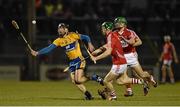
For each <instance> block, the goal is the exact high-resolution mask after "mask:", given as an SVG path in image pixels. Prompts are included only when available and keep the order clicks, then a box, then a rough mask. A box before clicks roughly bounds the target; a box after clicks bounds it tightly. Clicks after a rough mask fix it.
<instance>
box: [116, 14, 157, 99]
mask: <svg viewBox="0 0 180 107" xmlns="http://www.w3.org/2000/svg"><path fill="white" fill-rule="evenodd" d="M114 25H115V29H116V31H117V32H118V33H119V37H120V38H122V39H121V44H122V47H123V51H124V56H125V58H126V61H127V65H128V67H130V68H131V69H132V70H133V71H135V72H136V74H137V75H138V76H140V78H142V79H144V80H148V81H149V82H151V83H152V84H153V85H154V87H156V86H157V83H156V81H155V80H154V79H153V76H152V75H150V74H149V73H148V72H145V71H143V69H142V67H141V65H140V64H139V61H138V54H137V52H136V46H140V45H141V44H142V41H141V39H140V38H139V37H138V36H137V34H136V33H135V32H134V31H133V30H130V29H128V28H127V20H126V19H125V18H124V17H117V18H115V20H114ZM125 74H126V75H127V72H125ZM144 89H145V90H144V95H147V93H148V90H146V89H147V88H144ZM132 95H133V92H132V85H131V84H128V85H126V92H125V94H124V96H132Z"/></svg>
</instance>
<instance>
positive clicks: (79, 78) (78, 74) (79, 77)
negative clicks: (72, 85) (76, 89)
mask: <svg viewBox="0 0 180 107" xmlns="http://www.w3.org/2000/svg"><path fill="white" fill-rule="evenodd" d="M74 78H75V82H77V83H84V82H86V81H87V80H89V78H87V77H85V75H84V70H83V69H78V70H76V71H75V75H74Z"/></svg>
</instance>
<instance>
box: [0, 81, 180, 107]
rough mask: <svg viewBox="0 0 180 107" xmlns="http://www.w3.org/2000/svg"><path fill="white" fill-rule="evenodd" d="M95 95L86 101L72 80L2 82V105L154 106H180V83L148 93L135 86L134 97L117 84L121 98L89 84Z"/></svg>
mask: <svg viewBox="0 0 180 107" xmlns="http://www.w3.org/2000/svg"><path fill="white" fill-rule="evenodd" d="M86 86H87V88H88V89H89V90H90V91H91V92H92V94H93V96H94V97H95V99H94V100H91V101H86V100H84V99H83V97H84V96H83V94H82V93H81V92H80V91H79V90H78V89H77V88H76V87H75V86H74V85H73V84H72V83H71V82H70V81H59V82H12V81H0V106H12V105H15V106H20V105H22V106H26V105H28V106H33V105H36V106H60V105H62V106H70V105H71V106H72V105H73V106H112V105H116V106H126V105H128V106H133V105H136V106H139V105H142V106H153V105H156V106H158V105H167V106H170V105H176V106H178V105H180V83H176V84H174V85H171V84H165V85H160V86H159V87H157V88H153V87H151V89H150V92H149V94H148V95H147V96H143V91H142V87H141V86H137V85H136V86H134V87H133V90H134V94H135V95H134V96H133V97H128V98H126V97H124V96H123V93H124V87H122V86H117V85H115V89H116V92H117V95H118V100H117V101H107V100H102V99H101V98H100V96H98V94H97V89H99V88H100V85H99V84H97V83H95V82H88V83H86Z"/></svg>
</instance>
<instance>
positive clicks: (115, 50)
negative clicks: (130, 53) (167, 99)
mask: <svg viewBox="0 0 180 107" xmlns="http://www.w3.org/2000/svg"><path fill="white" fill-rule="evenodd" d="M118 35H119V34H118V32H110V33H109V34H108V35H107V46H108V47H111V48H112V52H111V56H112V61H113V64H114V65H121V64H126V63H127V62H126V59H125V57H124V52H123V49H122V45H121V42H120V38H119V36H118Z"/></svg>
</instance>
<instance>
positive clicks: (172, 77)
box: [167, 60, 175, 84]
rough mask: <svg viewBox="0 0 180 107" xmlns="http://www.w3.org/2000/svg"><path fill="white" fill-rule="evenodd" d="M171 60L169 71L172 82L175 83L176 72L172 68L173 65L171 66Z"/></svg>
mask: <svg viewBox="0 0 180 107" xmlns="http://www.w3.org/2000/svg"><path fill="white" fill-rule="evenodd" d="M171 62H172V61H171V60H170V61H169V62H168V67H167V69H168V73H169V78H170V82H171V83H172V84H173V83H175V80H174V73H173V70H172V66H171Z"/></svg>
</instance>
